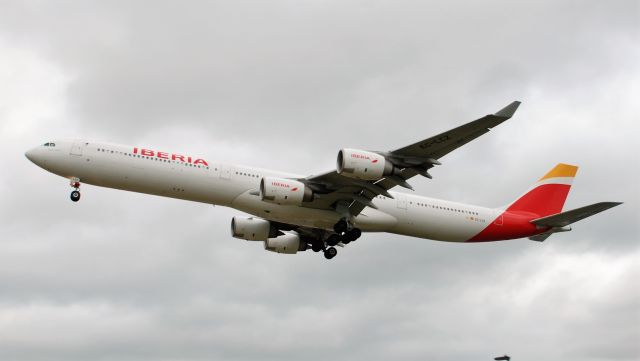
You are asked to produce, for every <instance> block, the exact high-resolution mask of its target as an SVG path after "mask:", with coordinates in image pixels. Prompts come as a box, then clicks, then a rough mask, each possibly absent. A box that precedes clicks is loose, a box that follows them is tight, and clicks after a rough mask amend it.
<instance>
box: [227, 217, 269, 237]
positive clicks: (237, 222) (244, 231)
mask: <svg viewBox="0 0 640 361" xmlns="http://www.w3.org/2000/svg"><path fill="white" fill-rule="evenodd" d="M231 235H232V236H233V237H235V238H240V239H246V240H247V241H266V240H267V239H268V238H269V237H275V236H276V235H277V230H276V229H275V227H273V226H271V222H269V221H267V220H266V219H262V218H256V217H233V218H232V219H231Z"/></svg>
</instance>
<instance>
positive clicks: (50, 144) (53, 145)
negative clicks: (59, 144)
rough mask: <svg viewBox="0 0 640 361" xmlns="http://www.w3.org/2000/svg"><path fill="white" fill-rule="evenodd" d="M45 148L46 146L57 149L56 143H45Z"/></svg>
mask: <svg viewBox="0 0 640 361" xmlns="http://www.w3.org/2000/svg"><path fill="white" fill-rule="evenodd" d="M44 146H45V147H55V146H56V143H51V142H49V143H44Z"/></svg>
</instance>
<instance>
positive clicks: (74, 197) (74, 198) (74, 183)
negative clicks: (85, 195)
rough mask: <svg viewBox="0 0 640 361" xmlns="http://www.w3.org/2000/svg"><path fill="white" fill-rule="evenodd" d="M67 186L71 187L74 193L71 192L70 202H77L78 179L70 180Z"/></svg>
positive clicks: (78, 192)
mask: <svg viewBox="0 0 640 361" xmlns="http://www.w3.org/2000/svg"><path fill="white" fill-rule="evenodd" d="M69 185H70V186H71V187H73V189H74V191H72V192H71V200H72V201H74V202H77V201H79V200H80V179H78V178H72V179H71V181H69Z"/></svg>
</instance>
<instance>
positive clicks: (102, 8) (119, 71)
mask: <svg viewBox="0 0 640 361" xmlns="http://www.w3.org/2000/svg"><path fill="white" fill-rule="evenodd" d="M639 24H640V5H639V3H638V1H608V2H604V1H550V0H542V1H528V2H514V1H482V2H453V1H428V2H418V1H387V2H385V1H351V2H345V1H304V2H302V1H270V2H266V1H253V2H252V1H234V2H231V1H229V2H214V1H191V2H178V1H175V2H164V1H154V2H143V1H109V2H106V1H105V2H94V1H58V2H47V1H0V134H1V139H2V142H0V151H1V152H2V155H3V157H2V161H1V162H2V165H3V166H2V169H3V172H2V173H1V174H0V199H1V200H2V202H0V235H1V237H0V359H2V360H88V359H92V360H204V359H207V360H211V359H214V360H255V359H272V360H300V359H309V360H327V359H333V360H389V359H400V360H489V359H491V358H492V357H493V356H496V355H498V354H502V353H509V354H511V355H512V356H514V360H516V359H517V360H542V359H544V360H638V359H640V348H639V346H638V345H639V344H640V290H639V288H638V286H639V285H640V283H639V282H640V265H639V261H640V246H639V239H640V230H639V226H638V224H639V221H640V219H639V218H640V217H639V214H640V204H639V199H640V189H639V185H638V184H639V182H640V170H639V164H640V162H639V159H638V154H639V151H640V147H639V146H638V142H637V137H638V133H639V132H638V131H639V130H640V127H639V125H638V123H639V121H640V119H639V118H640V117H639V116H638V114H640V105H639V104H640V103H639V102H638V99H640V89H639V85H638V84H640V25H639ZM512 100H521V101H523V105H522V106H521V108H520V110H519V111H518V113H517V114H516V116H515V117H514V118H513V119H512V120H510V121H509V122H507V123H505V124H503V125H501V126H500V127H498V128H496V129H495V130H494V131H492V132H491V133H490V134H488V135H487V136H485V137H483V138H482V139H479V140H477V141H475V142H474V143H472V144H469V145H468V146H466V147H464V148H462V149H460V150H458V151H456V152H455V153H453V154H451V155H449V156H447V157H446V158H444V160H443V163H444V165H443V166H441V167H438V168H437V169H435V170H434V171H433V172H432V173H433V175H434V179H433V180H426V179H415V180H414V181H413V182H412V183H413V184H414V185H415V187H416V192H418V193H420V194H425V195H430V196H434V197H441V198H446V199H451V200H456V201H462V202H472V203H477V204H481V205H488V206H498V205H502V204H505V203H507V202H509V201H510V200H512V199H514V198H515V197H517V196H518V195H519V194H520V192H522V191H523V190H524V189H526V188H527V187H528V186H529V185H530V184H531V183H532V182H533V181H535V180H536V179H537V178H539V177H540V176H541V175H542V174H544V172H546V171H547V170H548V169H549V168H551V167H552V166H553V165H554V164H555V163H557V162H567V163H573V164H577V165H580V167H581V168H580V171H579V173H578V177H577V178H576V180H575V182H574V187H573V191H572V193H571V195H570V196H569V199H568V201H567V205H566V207H567V208H575V207H579V206H582V205H586V204H589V203H593V202H597V201H604V200H609V201H624V202H625V204H624V205H623V206H621V207H618V208H615V209H613V210H611V211H608V212H606V213H603V214H601V215H598V216H596V217H593V218H591V219H589V220H588V221H584V222H581V223H578V224H576V225H575V227H574V230H573V231H572V232H569V233H564V234H558V235H554V236H552V237H551V238H550V239H549V240H548V241H547V242H545V243H542V244H539V243H535V242H530V241H527V240H516V241H510V242H498V243H488V244H476V245H464V244H463V245H459V244H448V243H442V242H434V241H428V240H421V239H414V238H408V237H401V236H396V235H388V234H367V235H365V236H364V237H363V238H362V239H361V240H359V241H358V242H356V243H355V244H352V245H350V246H349V247H347V248H344V249H342V250H340V254H339V256H338V257H336V258H335V259H334V260H332V261H330V262H327V261H326V260H324V258H322V257H321V256H319V255H318V254H314V253H312V252H305V253H302V254H298V255H296V256H286V255H277V254H271V253H268V252H265V251H264V250H263V249H262V247H261V245H260V244H257V243H256V244H254V243H251V242H244V241H239V240H236V239H233V238H231V237H230V235H229V222H230V218H231V217H232V216H234V215H238V214H240V212H237V211H234V210H230V209H224V208H220V207H211V206H207V205H203V204H196V203H189V202H182V201H177V200H170V199H162V198H159V197H152V196H145V195H139V194H134V193H127V192H121V191H115V190H109V189H101V188H97V187H91V186H85V187H84V188H83V199H82V201H81V202H80V203H78V204H72V203H71V202H70V201H69V200H68V193H69V191H70V189H69V187H68V185H67V182H66V181H65V180H64V179H62V178H58V177H56V176H53V175H51V174H47V173H46V172H44V171H42V170H41V169H39V168H37V167H36V166H34V165H33V164H31V163H29V162H28V161H27V160H26V159H25V158H24V156H23V153H24V151H25V150H26V149H28V148H30V147H32V146H35V145H37V144H40V143H43V142H44V141H46V140H48V139H51V138H54V139H55V138H73V137H86V138H89V139H95V140H103V141H111V142H117V143H126V144H139V145H149V146H155V147H161V148H163V149H175V150H183V151H188V152H190V153H198V154H207V155H209V158H212V159H213V158H217V159H224V160H228V161H232V162H237V163H241V164H248V165H253V166H259V167H264V168H273V169H281V170H287V171H292V172H296V173H303V174H312V173H319V172H322V171H325V170H328V169H330V168H331V167H333V166H334V164H335V162H334V160H335V156H336V153H337V150H338V149H339V148H341V147H345V146H350V147H361V148H365V149H381V150H384V149H394V148H397V147H399V146H402V145H405V144H408V143H411V142H414V141H416V140H419V139H422V138H426V137H428V136H431V135H434V134H436V133H438V132H441V131H444V130H447V129H449V128H452V127H455V126H457V125H459V124H461V123H463V122H466V121H470V120H473V119H476V118H478V117H480V116H482V115H485V114H487V113H490V112H493V111H496V110H498V109H500V108H501V107H502V106H504V105H506V104H508V103H509V102H511V101H512Z"/></svg>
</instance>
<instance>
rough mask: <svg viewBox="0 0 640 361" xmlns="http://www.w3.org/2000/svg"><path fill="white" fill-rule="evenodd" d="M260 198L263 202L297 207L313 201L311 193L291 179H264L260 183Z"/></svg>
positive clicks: (302, 184)
mask: <svg viewBox="0 0 640 361" xmlns="http://www.w3.org/2000/svg"><path fill="white" fill-rule="evenodd" d="M260 198H261V199H262V200H263V201H265V202H271V203H277V204H282V205H294V206H299V205H301V204H302V202H310V201H312V200H313V191H311V189H309V188H308V187H306V186H305V185H304V183H302V182H298V181H296V180H293V179H285V178H272V177H264V178H262V180H261V181H260Z"/></svg>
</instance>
